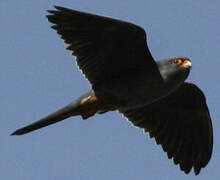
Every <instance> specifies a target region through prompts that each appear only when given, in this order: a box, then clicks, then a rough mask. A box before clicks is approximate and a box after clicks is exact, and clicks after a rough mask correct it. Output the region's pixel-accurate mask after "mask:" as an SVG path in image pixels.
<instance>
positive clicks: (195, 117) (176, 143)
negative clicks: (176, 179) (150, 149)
mask: <svg viewBox="0 0 220 180" xmlns="http://www.w3.org/2000/svg"><path fill="white" fill-rule="evenodd" d="M122 113H123V114H124V115H125V116H126V117H127V118H128V120H129V121H131V122H132V123H133V125H135V126H137V127H139V128H143V130H144V131H145V132H149V135H150V137H154V138H155V140H156V142H157V144H161V145H162V147H163V150H164V151H165V152H167V155H168V158H173V161H174V163H175V164H179V165H180V169H181V170H182V171H184V172H185V173H189V172H190V170H191V168H192V167H194V172H195V174H196V175H197V174H199V172H200V170H201V168H203V167H205V166H206V165H207V164H208V162H209V160H210V158H211V154H212V147H213V133H212V123H211V118H210V114H209V110H208V107H207V105H206V100H205V96H204V94H203V93H202V91H201V90H200V89H199V88H198V87H197V86H195V85H194V84H190V83H183V84H182V85H181V86H180V88H178V89H177V90H176V91H175V92H174V93H172V94H171V95H169V96H168V97H166V98H164V99H162V100H160V101H158V102H155V103H154V104H152V105H150V106H146V107H143V108H139V109H134V110H128V111H126V112H122Z"/></svg>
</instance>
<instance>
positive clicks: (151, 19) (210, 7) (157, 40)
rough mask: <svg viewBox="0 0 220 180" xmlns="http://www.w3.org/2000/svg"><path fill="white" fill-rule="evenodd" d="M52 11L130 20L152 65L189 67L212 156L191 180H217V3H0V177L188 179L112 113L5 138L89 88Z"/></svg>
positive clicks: (219, 86)
mask: <svg viewBox="0 0 220 180" xmlns="http://www.w3.org/2000/svg"><path fill="white" fill-rule="evenodd" d="M53 5H60V6H64V7H69V8H73V9H76V10H81V11H85V12H91V13H95V14H99V15H105V16H110V17H114V18H119V19H123V20H126V21H131V22H133V23H136V24H138V25H140V26H142V27H143V28H144V29H145V30H146V31H147V34H148V45H149V48H150V50H151V52H152V55H153V57H154V58H155V59H160V58H166V57H173V56H186V57H189V58H190V59H191V60H192V63H193V68H192V71H191V74H190V76H189V78H188V79H187V81H189V82H193V83H195V84H197V85H198V86H199V87H200V88H201V89H202V90H203V92H204V93H205V95H206V98H207V103H208V105H209V109H210V113H211V117H212V122H213V128H214V151H213V156H212V159H211V161H210V163H209V164H208V166H207V167H206V168H205V169H203V170H202V171H201V173H200V175H199V176H198V177H197V179H201V180H207V179H217V178H219V177H220V172H219V167H220V142H219V141H218V139H219V137H220V131H219V128H220V121H219V117H220V111H219V104H220V98H219V92H220V83H219V69H220V59H219V51H220V50H219V48H220V46H219V44H220V31H219V29H220V23H219V22H220V19H219V18H220V12H219V7H220V1H219V0H212V1H207V0H200V1H192V0H182V1H176V0H166V1H164V0H139V1H133V0H120V1H119V0H111V1H109V0H108V1H106V0H92V1H90V0H83V1H82V0H71V1H70V0H62V1H61V0H59V1H58V0H51V1H45V0H38V1H26V0H19V1H12V0H7V1H4V0H2V1H1V2H0V27H1V28H0V32H1V41H0V48H1V53H0V57H1V61H0V69H1V70H0V82H1V91H0V92H1V93H0V99H1V100H0V108H1V113H0V114H1V115H0V117H1V125H0V131H1V136H0V142H1V146H0V149H1V150H0V152H1V155H0V157H1V161H0V171H1V173H0V177H1V179H16V180H30V179H31V180H40V179H41V180H42V179H46V180H60V179H65V180H72V179H77V180H78V179H79V180H90V179H91V180H99V179H100V180H103V179H104V180H112V179H127V180H134V179H138V180H145V179H154V180H157V179H164V180H165V179H167V180H172V179H178V180H184V179H188V180H189V179H195V176H194V174H193V173H190V174H189V175H185V174H184V173H183V172H181V171H180V170H179V168H178V167H177V166H175V165H174V164H173V162H172V161H171V160H168V159H167V157H166V154H165V153H164V152H163V151H162V149H161V148H160V146H156V145H155V142H154V140H153V139H149V137H148V135H146V134H143V133H142V131H140V130H138V129H137V128H134V127H132V126H131V124H130V123H128V122H127V121H126V120H125V119H124V118H123V117H122V116H121V115H119V114H118V113H117V112H111V113H106V114H104V115H96V116H94V117H92V118H90V119H88V120H86V121H82V120H81V117H74V118H70V119H69V120H66V121H63V122H61V123H58V124H56V125H53V126H50V127H47V128H44V129H41V130H39V131H35V132H33V133H31V134H28V135H25V136H20V137H11V136H9V134H10V133H11V132H12V131H13V130H15V129H17V128H20V127H22V126H24V125H27V124H29V123H31V122H33V121H36V120H38V119H40V118H42V117H44V116H45V115H47V114H49V113H51V112H53V111H55V110H56V109H58V108H60V107H62V106H64V105H66V104H67V103H69V102H71V101H72V100H74V99H76V98H77V97H78V96H79V95H81V94H82V93H84V92H86V91H87V90H89V88H90V85H89V84H88V82H87V80H85V79H84V78H83V76H82V75H81V74H80V72H79V71H78V69H77V68H76V65H75V62H74V59H73V57H72V56H71V53H70V52H69V51H66V50H65V47H66V46H65V45H64V43H63V41H62V40H61V39H60V38H59V36H58V35H57V34H56V32H55V31H54V30H52V29H51V28H50V24H49V22H48V21H47V19H46V18H45V15H46V14H47V12H46V10H47V9H53Z"/></svg>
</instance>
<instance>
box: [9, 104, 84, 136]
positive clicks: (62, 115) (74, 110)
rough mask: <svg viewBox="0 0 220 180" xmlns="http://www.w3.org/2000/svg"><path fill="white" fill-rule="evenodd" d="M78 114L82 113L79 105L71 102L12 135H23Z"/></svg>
mask: <svg viewBox="0 0 220 180" xmlns="http://www.w3.org/2000/svg"><path fill="white" fill-rule="evenodd" d="M76 115H80V112H79V110H78V107H77V106H76V104H75V103H70V104H69V105H67V106H65V107H63V108H61V109H59V110H58V111H56V112H54V113H52V114H50V115H48V116H47V117H45V118H43V119H41V120H39V121H36V122H34V123H32V124H30V125H28V126H25V127H23V128H20V129H18V130H16V131H15V132H13V133H12V134H11V135H23V134H26V133H29V132H31V131H35V130H37V129H40V128H42V127H45V126H48V125H51V124H54V123H56V122H59V121H62V120H64V119H66V118H68V117H70V116H76Z"/></svg>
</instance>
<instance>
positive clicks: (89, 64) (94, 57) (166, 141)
mask: <svg viewBox="0 0 220 180" xmlns="http://www.w3.org/2000/svg"><path fill="white" fill-rule="evenodd" d="M55 8H56V9H57V10H50V11H48V12H49V13H50V15H48V16H47V18H48V20H49V21H50V22H51V23H53V24H54V25H53V26H52V28H53V29H55V30H56V31H57V33H58V34H60V35H61V38H62V39H63V40H64V42H65V43H67V44H68V45H69V46H68V48H67V49H68V50H71V51H72V52H73V55H74V56H76V62H77V64H78V66H79V69H80V70H81V71H82V73H83V74H84V75H85V77H86V78H87V79H88V80H89V82H90V83H91V85H92V90H91V91H89V92H88V93H86V94H84V95H83V96H81V97H80V98H78V99H77V100H76V101H74V102H72V103H70V104H69V105H67V106H66V107H64V108H62V109H60V110H58V111H57V112H55V113H53V114H51V115H49V116H47V117H45V118H43V119H41V120H39V121H37V122H35V123H33V124H31V125H28V126H26V127H24V128H21V129H18V130H16V131H15V132H13V133H12V135H22V134H25V133H28V132H31V131H34V130H37V129H39V128H42V127H45V126H48V125H50V124H53V123H56V122H58V121H61V120H64V119H66V118H68V117H71V116H76V115H81V116H82V118H83V119H87V118H89V117H90V116H93V115H94V114H95V113H104V112H107V111H112V110H119V112H120V113H122V114H123V115H124V116H125V117H127V118H128V120H129V121H130V122H131V123H132V124H133V125H134V126H137V127H139V128H142V129H143V130H144V132H148V133H149V135H150V137H154V138H155V140H156V142H157V144H161V146H162V148H163V150H164V151H165V152H167V155H168V158H173V161H174V163H175V164H179V165H180V169H181V170H182V171H184V172H185V173H186V174H187V173H189V172H190V170H191V169H192V168H194V172H195V174H196V175H197V174H199V172H200V170H201V168H204V167H205V166H206V165H207V163H208V162H209V160H210V158H211V154H212V147H213V133H212V124H211V118H210V114H209V110H208V107H207V105H206V100H205V96H204V94H203V93H202V91H201V90H200V89H199V88H198V87H197V86H196V85H194V84H191V83H186V82H184V81H185V79H186V78H187V76H188V75H189V72H190V68H191V61H190V60H189V59H188V58H185V57H177V58H169V59H165V60H161V61H157V62H155V61H154V60H153V58H152V56H151V53H150V51H149V49H148V47H147V43H146V34H145V31H144V30H143V29H142V28H141V27H139V26H137V25H134V24H131V23H128V22H124V21H120V20H116V19H111V18H107V17H102V16H97V15H92V14H88V13H83V12H79V11H74V10H70V9H66V8H62V7H58V6H55Z"/></svg>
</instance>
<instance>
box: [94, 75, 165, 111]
mask: <svg viewBox="0 0 220 180" xmlns="http://www.w3.org/2000/svg"><path fill="white" fill-rule="evenodd" d="M94 90H95V93H96V94H97V95H99V94H101V96H102V97H103V99H105V98H107V99H109V100H110V101H112V102H111V103H114V102H116V103H117V104H116V105H118V106H119V108H126V109H128V108H129V109H130V108H137V107H141V106H144V105H148V104H151V103H152V102H154V101H157V100H158V99H160V98H161V97H164V96H165V95H166V94H167V93H168V90H167V89H166V88H165V86H164V83H163V82H161V81H158V80H157V79H143V78H140V77H139V76H137V77H136V78H135V77H134V76H132V78H123V77H122V78H120V79H116V80H113V81H108V82H105V83H103V84H102V85H100V86H98V87H97V88H96V89H94Z"/></svg>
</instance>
